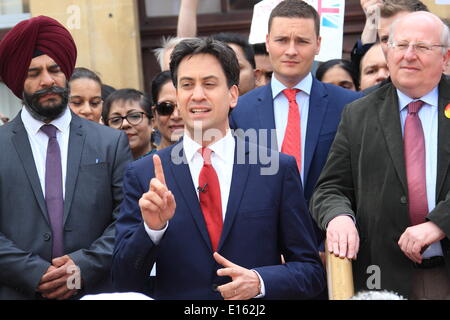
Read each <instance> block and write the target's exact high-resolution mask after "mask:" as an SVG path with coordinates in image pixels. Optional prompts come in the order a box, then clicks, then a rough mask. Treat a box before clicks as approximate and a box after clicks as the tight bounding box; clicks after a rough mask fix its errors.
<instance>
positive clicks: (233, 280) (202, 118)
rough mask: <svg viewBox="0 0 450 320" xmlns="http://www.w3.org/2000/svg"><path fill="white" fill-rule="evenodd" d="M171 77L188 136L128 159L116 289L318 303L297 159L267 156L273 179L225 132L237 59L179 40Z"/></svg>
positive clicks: (220, 47)
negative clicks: (153, 152)
mask: <svg viewBox="0 0 450 320" xmlns="http://www.w3.org/2000/svg"><path fill="white" fill-rule="evenodd" d="M205 66H207V68H205ZM170 69H171V73H172V79H173V82H174V84H175V86H176V88H177V100H178V108H179V110H180V113H181V114H182V117H183V119H184V121H185V137H184V138H183V140H182V141H181V142H179V143H178V144H175V145H174V146H172V147H169V148H166V149H163V150H161V151H159V152H158V154H157V155H155V156H153V158H150V157H144V158H142V159H140V160H138V161H135V162H133V163H132V164H131V165H130V166H129V168H128V170H127V172H126V174H125V178H124V201H123V203H122V207H121V213H120V216H119V219H118V221H117V224H116V230H117V233H116V246H115V250H114V257H113V271H112V276H113V283H114V284H115V287H116V289H117V290H119V291H137V292H143V293H146V294H151V295H152V297H154V298H156V299H222V298H223V299H233V300H236V299H239V300H243V299H251V298H266V299H309V298H314V297H316V296H317V295H318V294H319V293H320V292H322V290H323V289H324V287H325V274H324V269H323V266H322V264H321V261H320V258H319V256H318V253H317V246H316V244H315V241H314V236H313V234H314V231H313V224H312V219H311V217H310V215H309V213H308V209H307V207H306V202H305V200H304V198H303V197H302V196H298V195H299V194H302V185H301V181H300V178H299V172H298V169H297V165H296V161H295V159H294V158H293V157H291V156H287V155H284V154H279V153H278V152H275V151H274V152H272V153H271V159H272V160H273V161H271V164H270V165H274V166H275V167H276V168H275V169H276V170H272V172H270V170H265V169H269V168H268V165H267V164H265V165H263V164H261V163H260V162H258V161H252V160H251V159H253V155H256V154H258V150H257V149H258V147H257V146H256V145H251V144H249V143H246V142H244V141H243V140H239V139H237V138H235V137H233V135H232V134H231V130H230V128H229V122H228V112H229V110H230V108H233V107H234V106H235V105H236V103H237V99H238V88H237V85H238V83H239V64H238V62H237V59H236V56H235V54H234V52H233V51H232V49H231V48H229V47H228V46H226V45H224V44H223V43H221V42H220V41H215V40H212V39H206V40H205V39H190V40H185V41H182V42H181V43H180V44H178V45H177V46H176V47H175V49H174V51H173V53H172V57H171V64H170ZM266 151H267V150H266ZM266 153H267V152H266ZM268 173H269V174H268ZM282 255H283V257H284V260H285V263H284V264H282V262H281V256H282ZM154 263H156V281H154V288H153V291H152V292H151V293H150V292H149V291H148V287H147V284H148V281H149V274H150V270H151V268H152V266H153V264H154Z"/></svg>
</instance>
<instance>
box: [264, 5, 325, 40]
mask: <svg viewBox="0 0 450 320" xmlns="http://www.w3.org/2000/svg"><path fill="white" fill-rule="evenodd" d="M276 17H282V18H302V19H313V20H314V28H315V31H316V35H317V36H319V34H320V17H319V14H318V13H317V11H316V9H314V7H313V6H310V5H309V4H307V3H306V2H304V1H303V0H284V1H281V2H280V3H279V4H278V5H277V6H276V7H275V8H274V9H273V10H272V12H271V13H270V17H269V29H268V30H269V32H270V28H271V26H272V20H273V19H274V18H276Z"/></svg>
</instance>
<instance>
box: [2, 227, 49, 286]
mask: <svg viewBox="0 0 450 320" xmlns="http://www.w3.org/2000/svg"><path fill="white" fill-rule="evenodd" d="M50 265H51V264H50V263H49V262H48V261H46V260H44V259H42V258H41V257H40V256H39V255H37V254H33V253H30V252H26V251H23V250H21V249H19V248H18V247H17V246H16V245H15V244H14V243H13V242H12V241H11V240H9V239H8V238H6V237H5V236H4V235H3V234H2V233H0V270H1V272H0V283H1V284H2V285H3V284H4V285H7V286H9V287H12V288H15V289H16V290H18V291H20V292H24V293H26V294H28V295H33V294H34V293H35V291H36V288H37V287H38V285H39V282H40V280H41V278H42V276H43V275H44V273H45V272H46V271H47V269H48V268H49V267H50Z"/></svg>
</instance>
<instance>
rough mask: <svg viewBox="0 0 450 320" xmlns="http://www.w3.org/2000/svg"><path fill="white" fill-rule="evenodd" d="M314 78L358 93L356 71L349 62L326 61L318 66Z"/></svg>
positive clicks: (342, 60) (341, 60)
mask: <svg viewBox="0 0 450 320" xmlns="http://www.w3.org/2000/svg"><path fill="white" fill-rule="evenodd" d="M316 78H317V80H319V81H322V82H325V83H331V84H334V85H337V86H340V87H342V88H345V89H349V90H353V91H358V88H359V81H358V75H357V71H356V70H355V68H354V67H353V64H352V63H351V62H350V61H348V60H344V59H333V60H328V61H326V62H323V63H322V64H320V65H319V67H318V68H317V71H316Z"/></svg>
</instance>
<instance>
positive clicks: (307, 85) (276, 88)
mask: <svg viewBox="0 0 450 320" xmlns="http://www.w3.org/2000/svg"><path fill="white" fill-rule="evenodd" d="M312 82H313V78H312V75H311V72H310V73H308V75H307V76H306V77H304V78H303V79H302V80H301V81H300V82H299V83H297V84H296V85H295V86H294V87H293V89H300V90H301V91H303V92H304V93H306V94H307V95H310V94H311V88H312ZM270 85H271V87H272V97H273V98H274V99H275V98H276V97H277V96H278V95H279V94H280V93H281V91H283V90H284V89H288V87H286V86H285V85H284V84H282V83H281V82H280V81H279V80H278V79H277V77H276V76H275V74H273V76H272V80H271V81H270Z"/></svg>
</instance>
